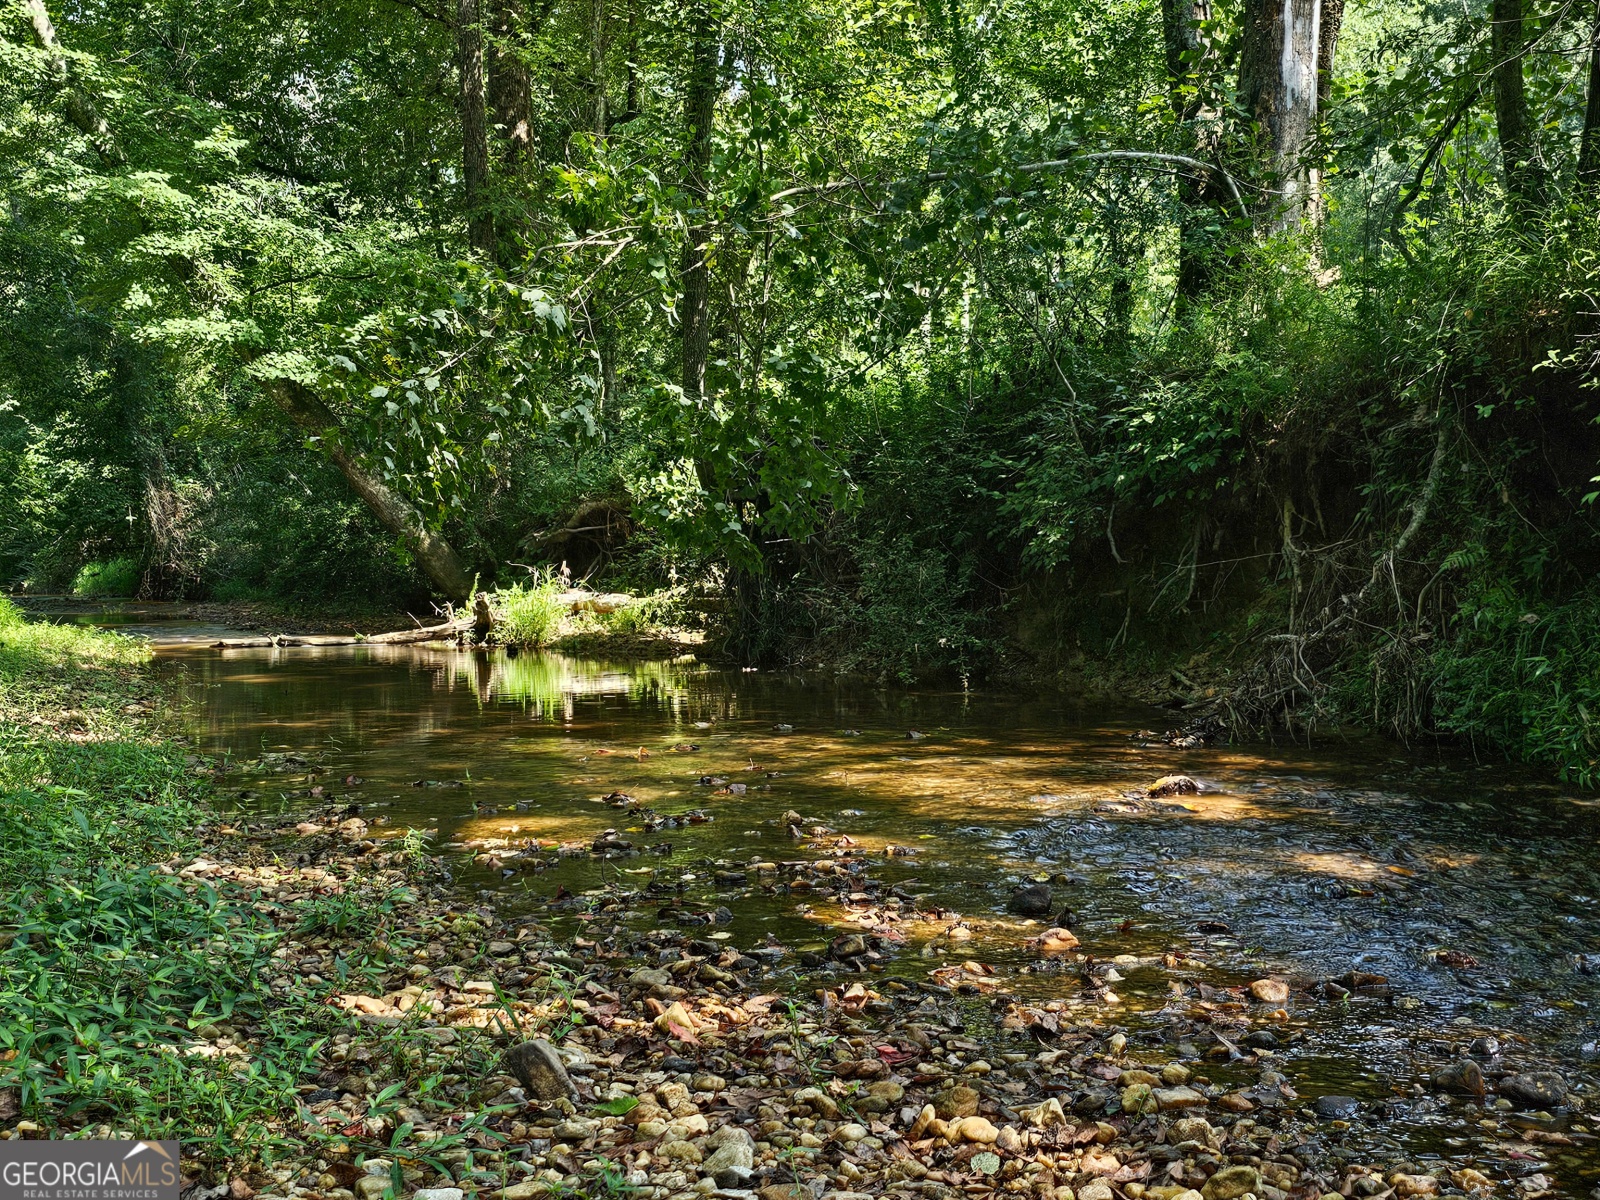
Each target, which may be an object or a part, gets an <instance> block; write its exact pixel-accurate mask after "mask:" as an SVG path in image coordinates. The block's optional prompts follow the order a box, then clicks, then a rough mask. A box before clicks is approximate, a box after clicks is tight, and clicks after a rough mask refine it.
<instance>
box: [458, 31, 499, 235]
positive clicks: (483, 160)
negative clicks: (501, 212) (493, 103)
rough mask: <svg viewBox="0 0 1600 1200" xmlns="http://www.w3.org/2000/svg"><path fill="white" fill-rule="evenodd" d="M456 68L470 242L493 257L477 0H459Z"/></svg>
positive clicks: (481, 43)
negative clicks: (458, 81)
mask: <svg viewBox="0 0 1600 1200" xmlns="http://www.w3.org/2000/svg"><path fill="white" fill-rule="evenodd" d="M456 68H457V70H458V72H459V75H460V93H459V95H458V97H457V100H458V103H459V104H460V107H461V182H462V185H463V191H464V196H463V199H464V201H465V204H466V209H467V242H468V244H469V245H471V247H472V248H473V249H474V250H476V251H478V252H479V253H480V254H483V255H485V256H486V257H489V258H493V257H494V214H493V213H492V212H490V211H489V204H488V200H489V197H488V184H489V131H488V126H487V123H486V121H485V119H484V93H483V25H482V23H481V19H480V14H479V10H478V0H456Z"/></svg>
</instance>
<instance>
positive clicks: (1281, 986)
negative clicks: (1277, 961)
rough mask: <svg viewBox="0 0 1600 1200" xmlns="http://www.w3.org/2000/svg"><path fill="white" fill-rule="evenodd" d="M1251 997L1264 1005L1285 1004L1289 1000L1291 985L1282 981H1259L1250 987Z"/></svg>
mask: <svg viewBox="0 0 1600 1200" xmlns="http://www.w3.org/2000/svg"><path fill="white" fill-rule="evenodd" d="M1250 995H1251V996H1252V997H1254V998H1255V999H1257V1000H1259V1001H1260V1002H1261V1003H1262V1004H1284V1003H1286V1002H1287V1001H1288V999H1289V985H1288V984H1287V983H1286V982H1284V981H1283V980H1282V979H1257V980H1256V981H1255V982H1254V983H1252V984H1251V985H1250Z"/></svg>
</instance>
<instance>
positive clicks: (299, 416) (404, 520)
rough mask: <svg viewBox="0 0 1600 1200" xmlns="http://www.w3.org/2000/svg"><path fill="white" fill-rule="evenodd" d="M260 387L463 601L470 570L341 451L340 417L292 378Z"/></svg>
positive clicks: (438, 581) (439, 583)
mask: <svg viewBox="0 0 1600 1200" xmlns="http://www.w3.org/2000/svg"><path fill="white" fill-rule="evenodd" d="M261 387H262V390H264V391H265V392H266V393H267V395H269V396H271V397H272V399H273V400H274V401H275V402H276V403H277V405H278V407H279V408H281V409H283V411H284V412H285V413H287V414H288V415H289V417H290V419H291V420H293V421H294V423H295V424H296V425H298V426H300V428H301V429H304V430H305V431H306V432H307V433H308V434H310V435H312V436H313V437H315V438H317V439H318V440H320V441H321V443H322V447H323V449H324V450H326V451H327V452H328V457H329V458H331V459H332V460H333V462H334V465H335V466H337V467H338V468H339V471H340V473H342V474H343V475H344V477H345V479H346V480H347V481H348V482H349V484H350V487H351V489H352V490H353V491H354V492H355V493H356V495H358V496H360V497H361V499H362V501H363V502H364V503H365V504H366V506H367V508H368V509H370V510H371V512H372V515H373V516H375V517H377V518H378V521H379V522H380V523H381V524H382V525H383V527H384V528H385V529H387V530H388V531H389V532H390V533H392V534H394V535H395V536H396V537H397V538H399V539H400V540H401V541H402V542H404V543H405V545H406V548H407V549H409V550H410V551H411V553H412V555H413V556H414V557H415V558H416V560H417V565H418V566H419V567H421V568H422V570H423V571H424V572H425V573H426V574H427V576H428V578H429V579H431V580H432V581H433V584H434V586H435V587H437V588H438V589H439V590H440V591H441V592H443V593H444V594H445V595H446V596H448V597H449V598H450V599H451V600H454V601H456V602H457V603H461V602H464V601H465V600H466V599H467V597H468V595H469V594H470V593H471V591H472V575H471V573H470V572H469V571H468V570H467V568H466V567H465V566H463V565H462V562H461V560H460V559H459V558H458V557H456V552H455V551H454V550H453V549H452V548H451V547H450V543H448V542H446V541H445V540H444V538H442V537H440V536H439V535H438V534H436V533H434V532H433V531H432V530H430V529H429V528H428V526H427V523H426V522H424V521H423V519H422V515H421V514H420V513H418V512H417V510H416V509H415V508H413V507H412V506H411V505H410V504H409V503H407V501H406V499H405V497H403V496H401V495H400V494H399V493H397V492H395V491H394V489H393V488H391V487H390V486H389V485H388V484H386V483H384V482H383V480H382V479H380V478H378V476H377V475H375V474H373V473H372V472H371V471H369V470H368V469H367V468H366V466H365V465H364V464H363V463H362V462H361V461H360V460H359V459H358V458H356V457H355V456H354V455H353V454H351V453H350V451H349V450H348V449H346V447H345V445H344V439H343V430H342V429H341V428H340V426H339V418H338V417H336V416H335V415H334V414H333V412H332V410H331V409H329V408H328V406H327V405H326V404H324V403H323V402H322V398H321V397H320V396H318V395H317V394H316V393H315V392H313V391H312V390H311V389H310V388H308V387H305V386H304V385H303V384H300V383H296V382H295V381H294V380H292V379H264V380H262V381H261Z"/></svg>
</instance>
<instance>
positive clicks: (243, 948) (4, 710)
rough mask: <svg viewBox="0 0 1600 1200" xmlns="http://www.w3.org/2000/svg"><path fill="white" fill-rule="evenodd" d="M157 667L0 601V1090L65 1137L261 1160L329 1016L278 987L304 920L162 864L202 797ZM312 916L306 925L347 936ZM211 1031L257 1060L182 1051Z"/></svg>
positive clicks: (204, 789) (182, 841)
mask: <svg viewBox="0 0 1600 1200" xmlns="http://www.w3.org/2000/svg"><path fill="white" fill-rule="evenodd" d="M149 656H150V652H149V649H148V647H147V646H146V645H145V644H143V643H141V642H138V641H135V640H132V639H128V638H123V637H118V636H115V635H111V634H106V633H101V632H98V631H94V630H89V629H84V628H82V627H73V626H59V625H46V624H30V623H25V622H24V621H23V619H22V617H21V614H20V613H19V612H18V611H17V609H16V608H15V607H14V606H13V605H12V604H11V603H10V602H9V601H6V600H4V599H0V947H3V952H0V1094H3V1093H5V1092H7V1091H9V1092H10V1094H11V1095H12V1097H14V1098H15V1100H16V1101H17V1102H18V1104H19V1105H20V1109H21V1112H22V1114H23V1115H24V1116H26V1117H28V1118H30V1119H32V1120H34V1121H36V1122H38V1123H39V1124H41V1125H42V1126H44V1127H45V1128H46V1129H47V1130H48V1131H50V1132H51V1133H52V1134H53V1135H56V1136H60V1135H63V1134H71V1133H74V1132H76V1131H79V1130H86V1129H90V1128H93V1123H94V1122H97V1121H98V1122H107V1123H110V1124H111V1125H112V1126H113V1128H116V1129H120V1130H125V1131H129V1132H132V1133H135V1134H137V1135H139V1136H144V1137H175V1138H181V1139H182V1140H183V1141H184V1143H185V1147H186V1151H187V1152H188V1153H191V1154H194V1155H195V1156H196V1157H198V1158H199V1159H201V1160H203V1161H209V1162H213V1163H221V1162H238V1161H241V1160H243V1159H247V1158H259V1157H261V1156H262V1154H263V1152H266V1151H269V1150H270V1149H271V1147H272V1146H273V1145H274V1144H279V1145H282V1144H283V1142H282V1137H283V1135H282V1129H283V1126H282V1123H281V1122H282V1119H283V1118H284V1117H285V1116H286V1115H287V1116H292V1114H293V1111H294V1108H293V1094H294V1092H293V1089H294V1087H295V1085H296V1084H298V1083H300V1082H303V1081H304V1080H305V1079H306V1078H307V1077H309V1076H311V1075H314V1074H315V1072H316V1069H317V1068H316V1065H315V1063H314V1061H313V1060H314V1058H315V1056H316V1054H317V1052H318V1050H319V1048H320V1046H321V1044H322V1041H323V1039H324V1038H325V1037H326V1036H327V1034H328V1032H329V1031H330V1029H331V1028H332V1023H333V1021H334V1018H333V1017H332V1015H331V1014H330V1010H329V1009H328V1008H327V1006H326V1005H325V1004H323V1003H320V1002H319V1001H320V999H321V997H318V996H314V995H312V994H310V993H309V992H307V993H302V994H299V995H297V996H293V997H276V996H274V995H273V994H272V993H271V991H270V989H269V986H268V980H269V979H271V978H273V977H274V976H275V975H277V974H278V973H279V971H280V970H281V966H280V965H278V964H275V963H274V962H273V960H272V957H271V956H272V952H273V950H274V949H275V948H277V947H278V946H279V945H280V944H281V943H282V942H283V940H284V939H285V938H286V937H287V936H289V933H290V932H291V931H292V929H293V927H294V926H293V925H292V924H288V927H287V928H286V927H285V925H280V924H279V923H277V922H276V921H274V919H273V914H272V913H270V912H266V911H263V910H262V908H261V907H260V906H259V905H258V904H257V903H255V902H253V898H252V897H251V896H249V895H248V894H245V893H243V892H241V891H239V890H238V889H232V890H230V891H228V892H223V891H221V890H219V889H218V888H214V887H211V886H209V885H207V884H205V883H201V882H195V881H188V880H181V879H178V878H175V877H174V876H172V875H171V874H169V873H167V871H165V870H164V869H163V868H162V867H161V866H160V864H162V863H163V862H165V861H167V860H170V859H172V858H174V857H177V856H184V857H189V856H191V855H193V853H194V852H195V851H196V850H197V849H198V848H199V847H198V843H197V839H196V836H195V833H194V828H195V826H196V824H197V822H198V821H199V820H200V819H202V818H203V817H204V816H205V814H206V812H207V807H206V802H207V797H208V794H209V784H208V781H207V780H206V779H205V778H204V777H203V776H202V775H200V774H197V773H196V767H195V765H193V764H192V763H191V762H190V761H189V760H188V759H187V757H186V755H185V753H184V751H183V750H182V748H181V747H178V746H176V745H174V744H172V743H171V742H170V741H169V740H167V739H166V738H165V737H164V736H163V735H162V734H163V731H162V729H161V727H160V726H159V724H158V723H157V722H158V720H159V717H158V716H152V715H151V713H152V711H153V704H152V702H153V701H156V700H157V699H158V693H157V691H156V688H155V684H154V682H153V680H152V678H151V676H150V675H149V673H148V671H147V664H148V659H149ZM202 770H203V768H202ZM319 903H320V905H321V907H320V908H319V909H318V910H317V911H315V912H310V911H308V912H307V913H305V914H300V915H299V918H298V919H299V921H300V922H301V923H303V924H305V925H308V926H313V927H316V928H319V929H321V928H325V927H327V926H328V925H337V924H338V921H339V914H338V913H334V912H332V906H333V902H332V901H331V900H330V899H329V898H321V900H320V901H319ZM350 903H353V902H350ZM364 911H377V910H376V909H372V910H364ZM291 917H292V915H291ZM286 924H287V923H286ZM368 969H369V964H368V963H367V962H365V961H363V959H362V958H361V956H360V955H353V956H352V959H351V961H350V962H349V963H348V965H347V971H348V973H349V975H350V976H352V977H354V978H355V979H357V980H358V979H359V978H360V977H361V976H362V974H363V972H365V971H366V970H368ZM211 1023H227V1024H229V1025H232V1026H238V1027H240V1028H241V1029H248V1030H250V1031H251V1032H252V1038H251V1041H252V1045H253V1046H254V1047H255V1048H254V1049H252V1051H251V1052H250V1053H249V1054H248V1055H246V1056H243V1057H201V1056H198V1055H195V1054H192V1053H189V1052H188V1051H189V1050H190V1049H191V1047H192V1046H193V1045H194V1044H195V1031H196V1030H197V1029H200V1028H202V1027H204V1026H205V1025H207V1024H211ZM274 1130H276V1131H278V1132H276V1133H275V1132H274Z"/></svg>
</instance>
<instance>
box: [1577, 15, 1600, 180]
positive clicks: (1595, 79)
mask: <svg viewBox="0 0 1600 1200" xmlns="http://www.w3.org/2000/svg"><path fill="white" fill-rule="evenodd" d="M1578 179H1579V180H1580V181H1582V182H1584V183H1588V184H1591V185H1592V184H1595V183H1600V0H1596V3H1595V6H1594V24H1593V25H1591V26H1590V28H1589V104H1588V107H1587V108H1585V109H1584V113H1583V139H1582V141H1580V142H1579V143H1578Z"/></svg>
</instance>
